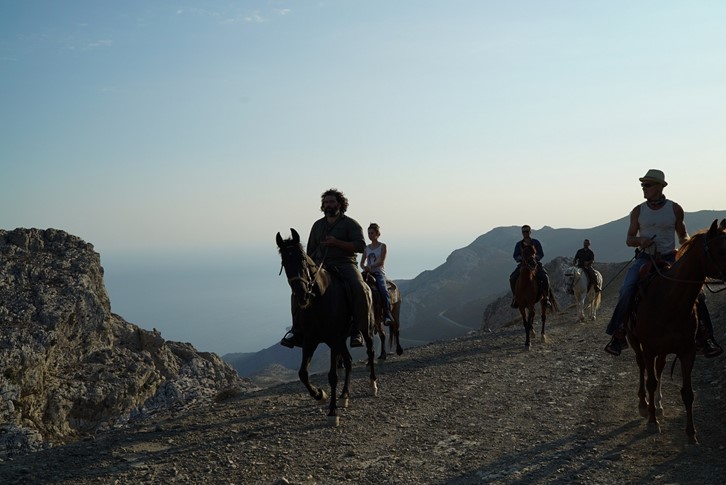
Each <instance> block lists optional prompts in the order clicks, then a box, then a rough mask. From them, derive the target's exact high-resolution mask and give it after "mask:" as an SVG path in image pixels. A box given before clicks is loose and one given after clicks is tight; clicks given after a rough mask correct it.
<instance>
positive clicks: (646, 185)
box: [640, 184, 655, 189]
mask: <svg viewBox="0 0 726 485" xmlns="http://www.w3.org/2000/svg"><path fill="white" fill-rule="evenodd" d="M653 185H655V184H640V186H641V187H643V188H644V189H648V188H650V187H652V186H653Z"/></svg>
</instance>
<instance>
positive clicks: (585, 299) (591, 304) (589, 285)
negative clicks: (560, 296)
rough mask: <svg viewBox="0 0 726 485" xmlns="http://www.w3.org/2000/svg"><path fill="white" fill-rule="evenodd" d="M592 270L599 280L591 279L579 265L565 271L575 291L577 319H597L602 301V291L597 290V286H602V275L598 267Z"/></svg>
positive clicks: (569, 283) (582, 320)
mask: <svg viewBox="0 0 726 485" xmlns="http://www.w3.org/2000/svg"><path fill="white" fill-rule="evenodd" d="M592 271H593V272H594V273H595V278H596V279H597V281H589V278H588V277H587V273H586V272H585V270H584V269H582V268H578V267H577V266H572V267H570V268H569V269H568V270H567V271H566V272H565V276H567V277H568V278H569V279H570V280H569V282H568V285H569V286H570V288H572V291H573V292H574V296H575V303H576V305H577V319H578V320H579V321H580V322H584V321H585V320H591V321H595V319H596V318H597V311H598V309H599V308H600V302H601V301H602V294H601V292H599V291H595V286H598V287H599V288H602V275H601V274H600V272H599V271H598V270H596V269H593V270H592ZM585 313H587V315H585Z"/></svg>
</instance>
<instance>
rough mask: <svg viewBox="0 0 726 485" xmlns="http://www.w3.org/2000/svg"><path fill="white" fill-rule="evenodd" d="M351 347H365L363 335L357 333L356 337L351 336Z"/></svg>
mask: <svg viewBox="0 0 726 485" xmlns="http://www.w3.org/2000/svg"><path fill="white" fill-rule="evenodd" d="M350 346H351V347H352V348H354V347H363V334H362V333H361V332H356V334H355V335H351V336H350Z"/></svg>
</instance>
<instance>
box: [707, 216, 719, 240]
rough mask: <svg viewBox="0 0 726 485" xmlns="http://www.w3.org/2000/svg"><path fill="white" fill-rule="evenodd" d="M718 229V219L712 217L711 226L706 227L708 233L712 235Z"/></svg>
mask: <svg viewBox="0 0 726 485" xmlns="http://www.w3.org/2000/svg"><path fill="white" fill-rule="evenodd" d="M717 231H718V219H714V220H713V222H712V223H711V227H709V228H708V235H709V236H712V235H714V234H715V233H716V232H717Z"/></svg>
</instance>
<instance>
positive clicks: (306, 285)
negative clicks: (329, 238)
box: [278, 246, 328, 308]
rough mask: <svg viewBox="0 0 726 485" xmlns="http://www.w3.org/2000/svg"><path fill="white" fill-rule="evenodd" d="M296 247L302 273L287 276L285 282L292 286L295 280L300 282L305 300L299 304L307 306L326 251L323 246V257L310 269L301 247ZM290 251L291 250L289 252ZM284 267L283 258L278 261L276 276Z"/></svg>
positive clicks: (312, 294)
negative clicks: (278, 268)
mask: <svg viewBox="0 0 726 485" xmlns="http://www.w3.org/2000/svg"><path fill="white" fill-rule="evenodd" d="M297 249H298V250H299V251H300V257H301V260H302V261H301V262H302V267H303V273H304V274H303V275H300V274H299V273H298V274H297V275H295V276H290V277H288V278H287V282H288V284H289V285H290V286H292V284H293V283H295V282H296V281H299V282H301V283H302V287H303V292H304V294H305V301H304V302H303V304H302V305H301V307H303V308H304V307H307V306H308V305H309V304H310V300H311V298H312V297H313V296H314V292H313V288H314V287H315V281H316V278H317V276H318V273H319V272H320V270H322V269H323V264H324V263H325V256H326V255H327V253H328V250H327V248H325V254H323V259H322V261H320V264H319V265H317V266H315V265H313V268H314V269H313V270H312V271H311V269H310V268H311V265H310V264H309V262H308V258H307V257H306V256H305V253H303V252H302V247H300V246H298V247H297ZM290 253H291V252H290ZM284 269H285V262H284V258H283V261H282V262H281V263H280V272H279V273H278V276H279V275H281V274H282V271H283V270H284Z"/></svg>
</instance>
